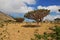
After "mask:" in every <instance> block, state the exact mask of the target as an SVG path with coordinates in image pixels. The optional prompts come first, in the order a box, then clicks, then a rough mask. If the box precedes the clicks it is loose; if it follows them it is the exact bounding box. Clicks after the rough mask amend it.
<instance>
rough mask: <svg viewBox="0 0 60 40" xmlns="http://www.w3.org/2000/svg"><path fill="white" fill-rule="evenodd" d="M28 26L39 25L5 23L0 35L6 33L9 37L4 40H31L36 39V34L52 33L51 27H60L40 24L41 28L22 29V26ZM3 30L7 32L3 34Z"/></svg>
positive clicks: (0, 29)
mask: <svg viewBox="0 0 60 40" xmlns="http://www.w3.org/2000/svg"><path fill="white" fill-rule="evenodd" d="M26 24H30V25H36V24H37V23H16V22H15V23H4V27H3V28H0V33H5V34H6V35H7V37H6V38H5V39H4V40H30V39H31V38H32V37H34V33H35V32H38V33H39V34H43V33H44V32H51V31H50V30H49V28H50V27H53V26H55V25H59V24H54V23H39V25H40V27H22V25H26ZM59 26H60V25H59ZM3 30H5V32H3ZM2 36H4V34H2ZM3 38H4V37H3ZM0 39H1V37H0Z"/></svg>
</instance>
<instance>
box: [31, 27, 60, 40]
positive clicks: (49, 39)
mask: <svg viewBox="0 0 60 40" xmlns="http://www.w3.org/2000/svg"><path fill="white" fill-rule="evenodd" d="M50 30H52V31H53V33H47V32H44V34H43V35H41V34H39V33H36V34H34V37H35V38H31V40H42V39H44V40H60V26H54V27H53V28H50Z"/></svg>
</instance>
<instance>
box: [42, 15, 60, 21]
mask: <svg viewBox="0 0 60 40" xmlns="http://www.w3.org/2000/svg"><path fill="white" fill-rule="evenodd" d="M56 18H60V15H47V16H46V17H44V19H43V20H50V21H54V19H56Z"/></svg>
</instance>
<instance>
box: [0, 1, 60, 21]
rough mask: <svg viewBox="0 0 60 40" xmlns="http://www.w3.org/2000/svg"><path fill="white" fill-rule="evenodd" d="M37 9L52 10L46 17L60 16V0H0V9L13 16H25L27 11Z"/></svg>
mask: <svg viewBox="0 0 60 40" xmlns="http://www.w3.org/2000/svg"><path fill="white" fill-rule="evenodd" d="M35 9H49V10H51V12H50V14H49V15H48V16H47V17H45V19H49V18H50V19H54V18H57V17H59V18H60V12H58V9H60V0H13V1H12V0H0V11H2V12H5V13H7V14H9V15H11V16H13V17H24V14H25V13H27V12H28V11H33V10H35ZM51 15H52V16H51ZM48 17H49V18H48ZM52 17H54V18H52ZM50 19H49V20H50ZM26 20H28V19H26ZM28 21H29V20H28Z"/></svg>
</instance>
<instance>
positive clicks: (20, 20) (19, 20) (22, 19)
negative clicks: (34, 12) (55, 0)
mask: <svg viewBox="0 0 60 40" xmlns="http://www.w3.org/2000/svg"><path fill="white" fill-rule="evenodd" d="M15 20H16V21H17V22H23V21H24V18H15Z"/></svg>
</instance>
